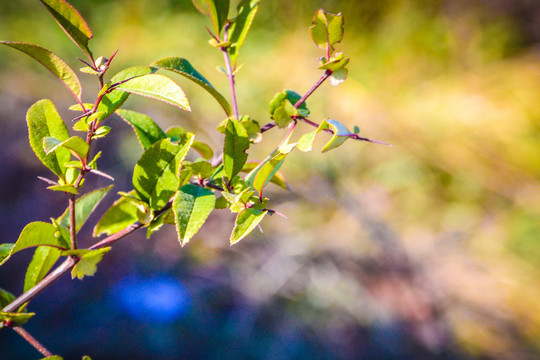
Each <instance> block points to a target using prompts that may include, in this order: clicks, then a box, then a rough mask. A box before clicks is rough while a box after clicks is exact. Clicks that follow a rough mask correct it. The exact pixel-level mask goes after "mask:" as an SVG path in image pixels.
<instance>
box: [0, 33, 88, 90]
mask: <svg viewBox="0 0 540 360" xmlns="http://www.w3.org/2000/svg"><path fill="white" fill-rule="evenodd" d="M0 44H3V45H7V46H10V47H12V48H14V49H17V50H19V51H21V52H23V53H25V54H27V55H29V56H30V57H32V58H33V59H34V60H36V61H38V62H39V63H40V64H41V65H43V66H45V67H46V68H47V69H48V70H49V71H50V72H51V73H52V74H53V75H54V76H56V77H57V78H58V79H59V80H60V81H62V83H63V84H64V85H65V86H66V87H67V88H68V90H69V91H70V92H71V93H72V94H73V95H74V96H75V97H76V98H77V99H80V98H81V92H82V89H81V83H80V82H79V78H77V75H76V74H75V72H74V71H73V70H72V69H71V68H70V67H69V66H68V65H67V64H66V63H65V62H64V60H62V59H60V58H59V57H58V56H56V55H55V54H53V53H52V52H50V51H49V50H47V49H45V48H42V47H41V46H37V45H32V44H25V43H19V42H11V41H0Z"/></svg>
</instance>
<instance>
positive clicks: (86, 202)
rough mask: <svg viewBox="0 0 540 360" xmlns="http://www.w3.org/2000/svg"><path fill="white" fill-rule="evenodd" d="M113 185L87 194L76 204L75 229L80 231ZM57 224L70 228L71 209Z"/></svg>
mask: <svg viewBox="0 0 540 360" xmlns="http://www.w3.org/2000/svg"><path fill="white" fill-rule="evenodd" d="M112 187H113V185H109V186H107V187H104V188H101V189H97V190H94V191H92V192H89V193H86V194H84V195H83V196H81V197H80V198H78V199H77V201H76V202H75V229H76V230H77V231H79V229H80V228H81V227H82V226H83V225H84V223H85V222H86V220H87V219H88V217H89V216H90V214H92V212H93V211H94V210H95V208H96V207H97V206H98V205H99V203H100V202H101V200H103V198H104V197H105V195H107V193H108V192H109V190H111V189H112ZM56 222H57V223H58V224H60V225H62V226H64V227H66V228H69V209H66V210H65V211H64V213H63V214H62V215H61V216H60V217H59V218H58V219H56Z"/></svg>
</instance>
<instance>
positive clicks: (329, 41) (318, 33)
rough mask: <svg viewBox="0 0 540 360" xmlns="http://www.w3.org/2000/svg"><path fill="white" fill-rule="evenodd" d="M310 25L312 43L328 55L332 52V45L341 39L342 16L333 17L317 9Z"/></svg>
mask: <svg viewBox="0 0 540 360" xmlns="http://www.w3.org/2000/svg"><path fill="white" fill-rule="evenodd" d="M311 24H312V25H311V26H310V28H309V32H310V34H311V38H312V39H313V42H314V43H315V44H316V45H317V46H318V47H319V48H321V49H326V50H327V51H328V52H329V53H330V52H331V51H333V50H334V45H335V44H337V43H339V42H341V40H342V39H343V15H342V14H341V13H339V14H337V15H333V14H329V13H326V12H324V10H323V9H319V10H317V11H316V12H315V15H314V16H313V20H312V21H311Z"/></svg>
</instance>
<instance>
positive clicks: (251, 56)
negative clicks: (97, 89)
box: [0, 0, 540, 358]
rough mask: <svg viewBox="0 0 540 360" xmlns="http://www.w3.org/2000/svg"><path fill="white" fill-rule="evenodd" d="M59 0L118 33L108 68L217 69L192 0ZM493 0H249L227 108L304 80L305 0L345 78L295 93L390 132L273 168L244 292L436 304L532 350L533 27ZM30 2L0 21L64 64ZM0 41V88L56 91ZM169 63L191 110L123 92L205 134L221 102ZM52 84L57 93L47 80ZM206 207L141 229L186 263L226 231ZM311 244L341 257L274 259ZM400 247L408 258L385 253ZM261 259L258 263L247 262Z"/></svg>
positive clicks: (368, 130)
mask: <svg viewBox="0 0 540 360" xmlns="http://www.w3.org/2000/svg"><path fill="white" fill-rule="evenodd" d="M72 3H73V4H74V5H75V6H76V7H77V8H79V10H80V11H81V13H83V14H85V17H86V18H87V20H88V22H89V24H90V26H91V28H92V29H93V31H94V34H95V39H93V40H91V44H92V49H94V50H93V51H94V53H95V54H96V55H97V56H99V55H105V56H107V55H110V54H112V52H113V51H114V50H116V49H119V54H118V56H117V58H116V61H115V64H114V69H113V72H114V71H117V70H120V69H122V68H124V67H127V66H132V65H139V64H147V63H150V62H152V61H155V60H157V59H160V58H163V57H166V56H181V57H185V58H187V59H188V60H189V61H190V62H191V63H192V64H193V65H194V66H195V67H196V68H197V69H198V70H199V71H200V72H201V73H202V74H204V75H205V76H206V77H207V78H208V79H209V80H210V81H211V82H212V83H213V84H214V85H215V86H216V87H217V88H218V89H221V90H222V92H223V93H226V92H227V91H226V89H227V85H226V78H225V76H223V75H222V74H220V73H219V72H217V71H216V70H215V67H216V66H218V65H221V54H219V52H216V51H215V49H213V48H212V47H211V46H209V45H207V44H206V42H207V40H208V38H209V36H208V34H207V33H206V31H205V30H204V27H205V26H210V23H209V21H208V20H207V19H206V18H204V17H203V16H201V15H200V14H198V13H197V12H196V10H194V9H193V7H192V6H191V3H190V1H187V0H182V1H180V0H178V1H174V0H169V1H149V0H144V1H143V0H138V1H127V0H119V1H105V0H100V1H97V0H92V1H82V0H78V1H75V0H74V1H72ZM494 4H499V3H498V2H496V3H492V4H490V3H489V2H487V1H474V2H456V1H450V0H449V1H442V0H439V1H429V2H426V1H414V0H401V1H390V0H385V1H338V0H334V1H330V0H325V1H324V0H320V1H315V0H312V1H298V2H294V1H285V0H283V1H263V2H262V5H261V9H260V11H259V15H258V17H257V18H256V20H255V23H254V25H253V28H252V32H251V33H250V34H249V36H248V37H247V39H246V43H245V46H244V48H242V50H241V53H240V56H239V59H238V61H239V63H245V66H244V67H243V68H242V69H241V70H240V72H239V74H238V77H237V83H238V95H239V104H240V112H241V113H243V114H249V115H251V116H252V117H253V118H255V119H257V120H258V121H259V122H260V123H261V124H264V123H266V122H267V121H269V119H268V115H267V104H268V102H269V101H270V99H272V97H273V95H274V94H275V93H277V92H279V91H282V90H283V89H284V88H290V89H294V90H295V91H297V92H299V93H303V92H305V91H306V90H307V89H309V87H310V86H311V85H312V83H313V82H314V81H315V80H316V79H317V78H318V76H319V73H318V71H317V70H316V66H317V58H318V57H319V56H322V54H321V53H320V51H318V49H316V48H315V47H314V46H313V44H312V43H311V40H310V38H309V33H308V31H307V27H308V26H309V24H310V21H311V16H312V14H313V12H314V10H315V9H316V8H318V7H322V8H324V9H325V10H327V11H330V12H338V11H341V12H343V13H344V16H345V29H346V30H345V38H344V41H343V43H342V44H339V45H338V46H337V48H338V51H344V53H345V54H347V56H349V57H350V58H351V63H350V65H349V78H348V79H347V81H346V82H345V83H343V84H342V85H340V86H339V87H336V88H332V87H330V86H325V87H323V88H322V89H321V90H320V91H318V92H317V93H315V95H313V97H312V98H310V99H309V100H308V106H309V107H310V109H311V112H312V114H313V116H312V119H313V120H315V121H318V122H320V121H322V120H323V119H324V118H325V117H327V116H331V117H332V118H335V119H337V120H339V121H342V122H343V123H344V124H346V125H347V126H348V127H349V128H352V127H353V126H354V125H358V126H359V127H360V129H361V133H360V135H361V136H368V137H370V138H375V139H380V140H383V141H386V142H389V143H391V144H392V145H393V147H391V148H389V147H384V146H379V145H373V144H366V143H353V142H352V141H350V142H348V143H347V144H346V145H345V146H343V147H341V148H340V149H337V150H333V151H331V152H330V153H328V154H324V155H318V154H314V153H310V154H304V153H295V154H293V155H292V156H291V157H290V159H288V163H286V164H285V166H284V167H283V168H282V172H283V173H284V175H285V177H286V178H287V180H288V182H289V185H290V186H291V188H292V189H293V190H292V192H286V191H284V190H279V189H278V188H277V187H276V188H274V192H275V193H274V194H273V195H271V194H269V195H268V196H269V197H270V198H271V199H273V198H278V199H282V203H280V204H277V205H276V204H275V203H274V204H273V205H272V206H273V207H274V208H276V209H277V210H279V211H280V212H283V213H285V214H286V215H287V216H288V221H285V220H283V219H281V218H279V217H273V218H272V219H270V220H267V223H266V225H264V227H265V230H266V231H265V236H266V237H267V238H268V239H271V240H272V242H273V245H272V248H273V249H276V254H277V255H275V256H274V257H272V258H271V259H266V258H265V257H263V256H260V257H258V256H254V257H253V259H254V260H253V259H252V260H251V261H249V262H247V263H244V264H234V265H230V267H231V269H232V270H231V271H233V272H235V273H238V275H237V276H238V277H239V278H240V279H244V278H245V279H246V280H245V283H243V284H240V285H239V288H240V289H241V290H242V291H244V292H245V293H246V294H248V296H251V297H253V298H255V299H258V300H261V299H262V298H264V297H265V296H266V297H267V298H269V297H272V296H274V295H275V294H276V293H279V294H281V295H282V296H284V297H285V298H287V297H289V298H294V299H295V300H296V302H292V303H291V304H292V305H291V308H288V309H287V311H291V312H293V313H294V314H296V315H295V316H299V317H301V318H302V319H304V320H305V321H306V322H307V323H310V322H311V323H313V326H315V327H316V326H319V325H317V324H316V322H317V314H318V313H319V312H321V311H323V312H324V311H330V310H328V309H329V308H333V310H332V311H337V310H336V309H339V310H340V311H343V312H345V313H347V314H352V316H353V318H354V319H355V321H358V322H359V323H362V324H366V323H370V322H376V321H381V319H384V318H385V317H391V318H398V319H401V320H403V321H410V322H412V323H414V324H416V325H418V324H420V325H418V326H419V328H421V329H424V328H423V327H422V326H423V324H424V325H425V324H429V323H430V321H432V320H433V319H434V318H436V319H438V320H440V321H443V322H444V323H445V324H446V325H447V326H448V329H449V332H450V334H451V336H452V337H454V338H455V339H456V341H457V344H458V345H459V346H460V347H462V348H463V349H465V350H466V351H467V352H469V353H470V354H472V355H473V356H479V357H481V356H486V357H489V358H491V357H493V358H497V357H500V358H505V357H506V358H508V356H510V355H511V354H513V355H514V356H516V357H515V358H520V356H525V355H526V354H536V355H538V354H539V352H540V341H538V339H539V338H540V316H539V315H538V314H540V305H539V304H540V303H539V302H538V301H537V300H538V298H539V296H540V285H539V283H538V278H539V276H540V273H539V271H538V268H537V267H538V265H539V264H540V182H539V180H540V107H539V106H538V104H540V62H539V59H538V54H537V50H536V51H535V48H534V46H533V45H535V44H537V43H538V41H540V38H538V39H535V38H534V37H533V38H531V35H530V31H528V29H527V28H525V27H524V26H523V24H521V20H522V19H521V18H520V17H518V16H516V14H519V12H518V11H517V10H516V11H509V10H508V8H507V7H505V6H502V5H501V8H500V9H499V8H497V6H496V5H494ZM520 4H521V2H518V3H516V4H515V6H516V7H517V6H520ZM41 10H42V9H40V7H39V5H37V4H36V2H33V1H29V0H25V1H18V2H0V38H2V39H4V40H16V41H27V42H32V43H36V44H39V45H42V46H46V47H49V48H53V49H55V52H56V53H57V54H58V55H59V56H61V57H62V58H64V59H67V60H68V62H70V64H72V65H73V66H75V65H76V63H75V61H73V59H75V58H76V57H77V56H81V57H82V55H81V54H79V53H78V49H77V48H76V47H74V46H73V45H72V44H71V43H70V41H69V39H67V38H66V37H65V35H64V34H63V33H62V32H61V31H60V30H59V29H58V28H57V26H56V24H55V23H54V21H53V20H52V19H50V18H49V16H48V14H47V13H46V12H45V11H41ZM536 10H537V11H538V10H540V7H538V6H537V7H536ZM505 11H506V12H505ZM509 15H512V16H509ZM37 29H39V31H38V30H37ZM0 51H1V53H0V71H1V72H0V74H1V75H0V85H1V87H2V89H3V90H2V93H1V94H2V97H6V96H17V97H18V98H20V99H24V100H23V101H22V102H25V103H30V102H31V101H33V99H35V98H40V97H43V96H47V97H52V98H53V100H55V101H56V100H58V101H59V103H61V104H64V105H66V106H69V105H71V104H68V103H66V101H68V100H66V99H67V96H66V95H67V94H66V93H62V91H63V89H62V88H61V85H58V84H55V83H54V80H53V79H51V78H50V77H47V76H48V74H45V73H44V72H43V71H42V70H41V69H40V68H39V67H38V66H34V65H33V64H32V63H31V61H30V60H27V59H23V58H21V56H20V54H15V53H14V52H12V51H9V50H6V49H0ZM29 68H30V69H31V70H32V73H31V74H28V69H29ZM85 80H88V79H85ZM177 80H178V81H179V83H180V84H181V85H182V86H183V87H185V90H186V93H187V95H188V97H189V99H190V103H191V105H192V108H193V112H192V113H191V114H188V115H186V114H184V113H179V112H178V111H176V110H174V109H170V108H168V107H166V106H161V105H159V104H158V105H156V104H155V103H149V102H147V101H145V100H140V99H139V100H137V99H130V100H129V102H128V107H130V108H134V109H136V110H138V111H141V112H146V113H148V114H150V115H152V117H153V118H154V119H155V120H156V121H157V122H159V123H160V124H161V125H163V126H164V127H167V126H170V125H173V124H179V123H180V124H181V125H182V126H185V127H186V128H187V129H188V130H190V131H195V132H197V133H200V132H202V133H203V134H204V135H203V136H202V137H201V138H200V140H203V141H209V143H211V144H213V145H214V146H215V145H216V144H219V143H220V141H221V135H220V134H219V133H218V132H216V131H214V129H215V127H216V126H217V125H218V124H219V123H220V122H221V120H223V116H222V114H221V109H220V108H219V105H218V104H217V103H215V102H214V100H213V99H212V98H211V97H209V96H208V95H207V94H205V93H203V92H201V91H199V89H197V88H196V87H195V86H192V85H191V84H190V83H188V82H187V81H183V80H182V79H177ZM35 82H38V83H42V84H44V83H46V84H47V86H42V87H35V86H34V85H33V84H34V83H35ZM86 85H87V89H88V82H86ZM55 86H56V87H55ZM92 86H94V85H90V87H89V88H90V89H92ZM52 87H55V89H56V88H58V89H59V90H58V94H56V93H53V94H51V93H50V88H52ZM87 91H88V90H87ZM87 96H89V94H88V93H87ZM23 114H24V111H23V110H21V113H19V114H17V116H18V117H19V118H23V116H24V115H23ZM21 124H22V122H21ZM22 125H24V124H22ZM3 126H5V128H6V129H7V128H9V126H8V125H3ZM11 126H14V125H11ZM113 126H114V125H113ZM299 128H300V130H301V131H306V132H307V131H308V130H311V129H308V128H307V127H303V126H299ZM279 131H280V130H277V129H274V130H272V131H271V132H268V133H267V134H265V137H268V138H269V139H272V141H274V142H272V141H268V143H269V144H267V145H266V147H265V146H264V145H257V146H254V147H252V148H251V149H250V153H251V154H253V155H254V156H255V157H257V156H259V157H260V158H261V159H262V158H263V157H264V154H266V153H267V152H268V151H269V150H271V149H272V148H273V147H275V145H276V144H277V143H278V141H279V138H280V136H281V135H278V134H275V133H274V132H279ZM299 135H300V134H298V136H299ZM324 136H325V135H322V136H321V139H319V140H318V141H316V143H315V149H320V148H321V147H322V145H323V144H324V141H325V140H327V139H322V137H324ZM128 137H129V138H128ZM120 142H121V144H120V149H121V151H123V154H124V155H123V156H124V157H125V158H126V159H128V160H126V163H127V165H128V167H129V164H130V163H131V166H133V163H134V161H136V158H137V156H136V154H135V155H134V154H133V149H134V148H136V147H137V146H136V144H135V141H134V140H133V136H132V135H131V134H127V133H126V135H125V140H120ZM21 151H22V150H21ZM24 151H27V152H28V153H29V149H26V150H24ZM105 156H106V155H105ZM126 171H127V170H126ZM118 190H120V189H118ZM122 190H123V189H122ZM213 224H214V226H215V227H213V228H209V229H207V230H206V231H203V234H202V235H201V237H200V238H199V239H193V241H191V243H190V244H189V246H187V247H186V248H184V249H181V250H180V249H177V248H175V249H174V250H173V248H172V246H173V245H175V246H176V245H177V244H176V243H175V241H173V240H171V239H173V238H174V236H173V235H171V236H169V237H167V236H163V237H160V238H156V241H155V242H153V245H152V246H154V247H155V248H156V250H155V251H156V252H157V253H159V254H162V255H163V256H164V257H170V256H173V255H171V253H172V254H174V253H179V252H187V254H188V255H187V256H189V257H191V258H193V259H195V260H196V261H197V262H202V263H204V262H213V261H218V260H219V259H220V255H219V252H217V250H216V249H222V250H220V251H225V250H223V248H224V247H226V246H227V243H228V242H227V239H226V238H225V237H223V236H222V234H223V233H227V232H228V230H227V231H216V229H221V228H223V227H227V226H230V225H231V224H230V219H228V220H227V219H226V218H225V217H223V218H221V217H217V218H216V219H215V220H214V222H213ZM314 224H316V225H314ZM261 241H263V240H261V239H259V238H258V237H255V238H251V239H247V240H244V243H243V244H240V245H237V250H236V251H239V252H242V251H246V252H249V251H250V250H251V248H250V246H251V245H250V244H249V243H250V242H255V243H258V242H261ZM291 243H292V244H294V245H291ZM264 244H265V246H270V245H268V244H267V243H264ZM321 253H329V254H334V255H335V256H337V257H338V258H339V259H345V261H344V262H339V261H336V262H329V263H324V264H323V265H324V266H322V265H321V264H317V263H316V262H306V263H304V264H298V263H296V262H295V260H294V259H293V260H290V257H291V256H297V257H298V256H300V255H302V256H305V257H306V258H308V259H314V258H316V257H317V256H318V255H319V254H321ZM255 254H257V253H256V252H255ZM176 256H181V255H176ZM173 257H174V256H173ZM258 261H260V263H259V262H258ZM349 262H352V264H357V265H355V266H352V265H351V266H349V265H347V264H349ZM402 262H404V263H406V264H408V265H407V269H408V270H407V271H408V274H409V275H407V276H404V275H402V274H401V273H394V272H392V271H390V270H388V269H389V268H392V266H394V265H395V264H396V263H398V264H400V263H402ZM261 263H262V264H263V265H262V268H263V269H266V270H265V271H263V272H262V273H261V270H258V271H257V269H259V268H260V267H261ZM373 263H374V264H376V265H373ZM369 264H371V265H369ZM368 265H369V266H368ZM295 266H299V267H302V266H305V267H308V268H309V269H310V272H308V274H307V275H306V277H305V278H303V279H304V280H302V279H297V280H295V281H296V283H295V284H297V286H296V287H295V286H292V285H290V286H280V282H279V279H278V277H279V276H280V275H279V274H281V275H283V276H289V277H290V279H295V278H294V274H295V270H294V269H295ZM370 269H371V270H370ZM373 269H375V270H373ZM288 270H290V272H287V271H288ZM273 271H274V272H273ZM280 271H281V272H280ZM254 272H255V275H252V274H253V273H254ZM276 273H277V274H278V275H275V277H272V275H271V274H276ZM410 273H412V275H410ZM272 281H274V282H272ZM264 284H266V285H264ZM281 285H283V284H281ZM265 286H266V287H265ZM272 286H275V287H272ZM261 289H262V290H261ZM263 290H264V291H263ZM265 299H266V298H265ZM377 303H381V304H382V305H377ZM295 304H296V305H295ZM298 304H303V305H302V306H299V305H298ZM305 304H310V305H309V306H304V305H305ZM295 306H298V307H295ZM312 312H313V313H312ZM435 314H438V315H435ZM336 321H337V320H336ZM426 331H427V332H428V334H427V335H425V334H424V335H422V336H424V337H423V338H422V336H420V335H419V336H420V338H421V341H424V342H425V344H427V345H426V346H428V347H429V346H430V344H435V345H433V346H434V347H436V346H437V344H438V343H437V341H436V340H433V339H432V338H431V337H430V336H429V334H433V333H434V331H432V332H430V330H429V328H428V330H426ZM422 339H423V340H422Z"/></svg>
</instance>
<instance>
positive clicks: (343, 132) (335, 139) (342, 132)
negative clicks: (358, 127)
mask: <svg viewBox="0 0 540 360" xmlns="http://www.w3.org/2000/svg"><path fill="white" fill-rule="evenodd" d="M329 128H332V130H333V131H334V135H333V136H332V138H331V139H330V141H328V142H327V143H326V145H324V147H323V148H322V152H323V153H325V152H328V151H330V150H332V149H335V148H337V147H338V146H341V145H342V144H343V143H344V142H345V141H346V140H347V139H349V137H350V135H354V134H353V133H351V132H350V131H349V129H347V127H346V126H345V125H343V124H342V123H340V122H339V121H337V120H333V119H327V120H325V121H324V122H322V123H321V125H320V126H319V129H317V132H319V131H321V130H324V129H329Z"/></svg>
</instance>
